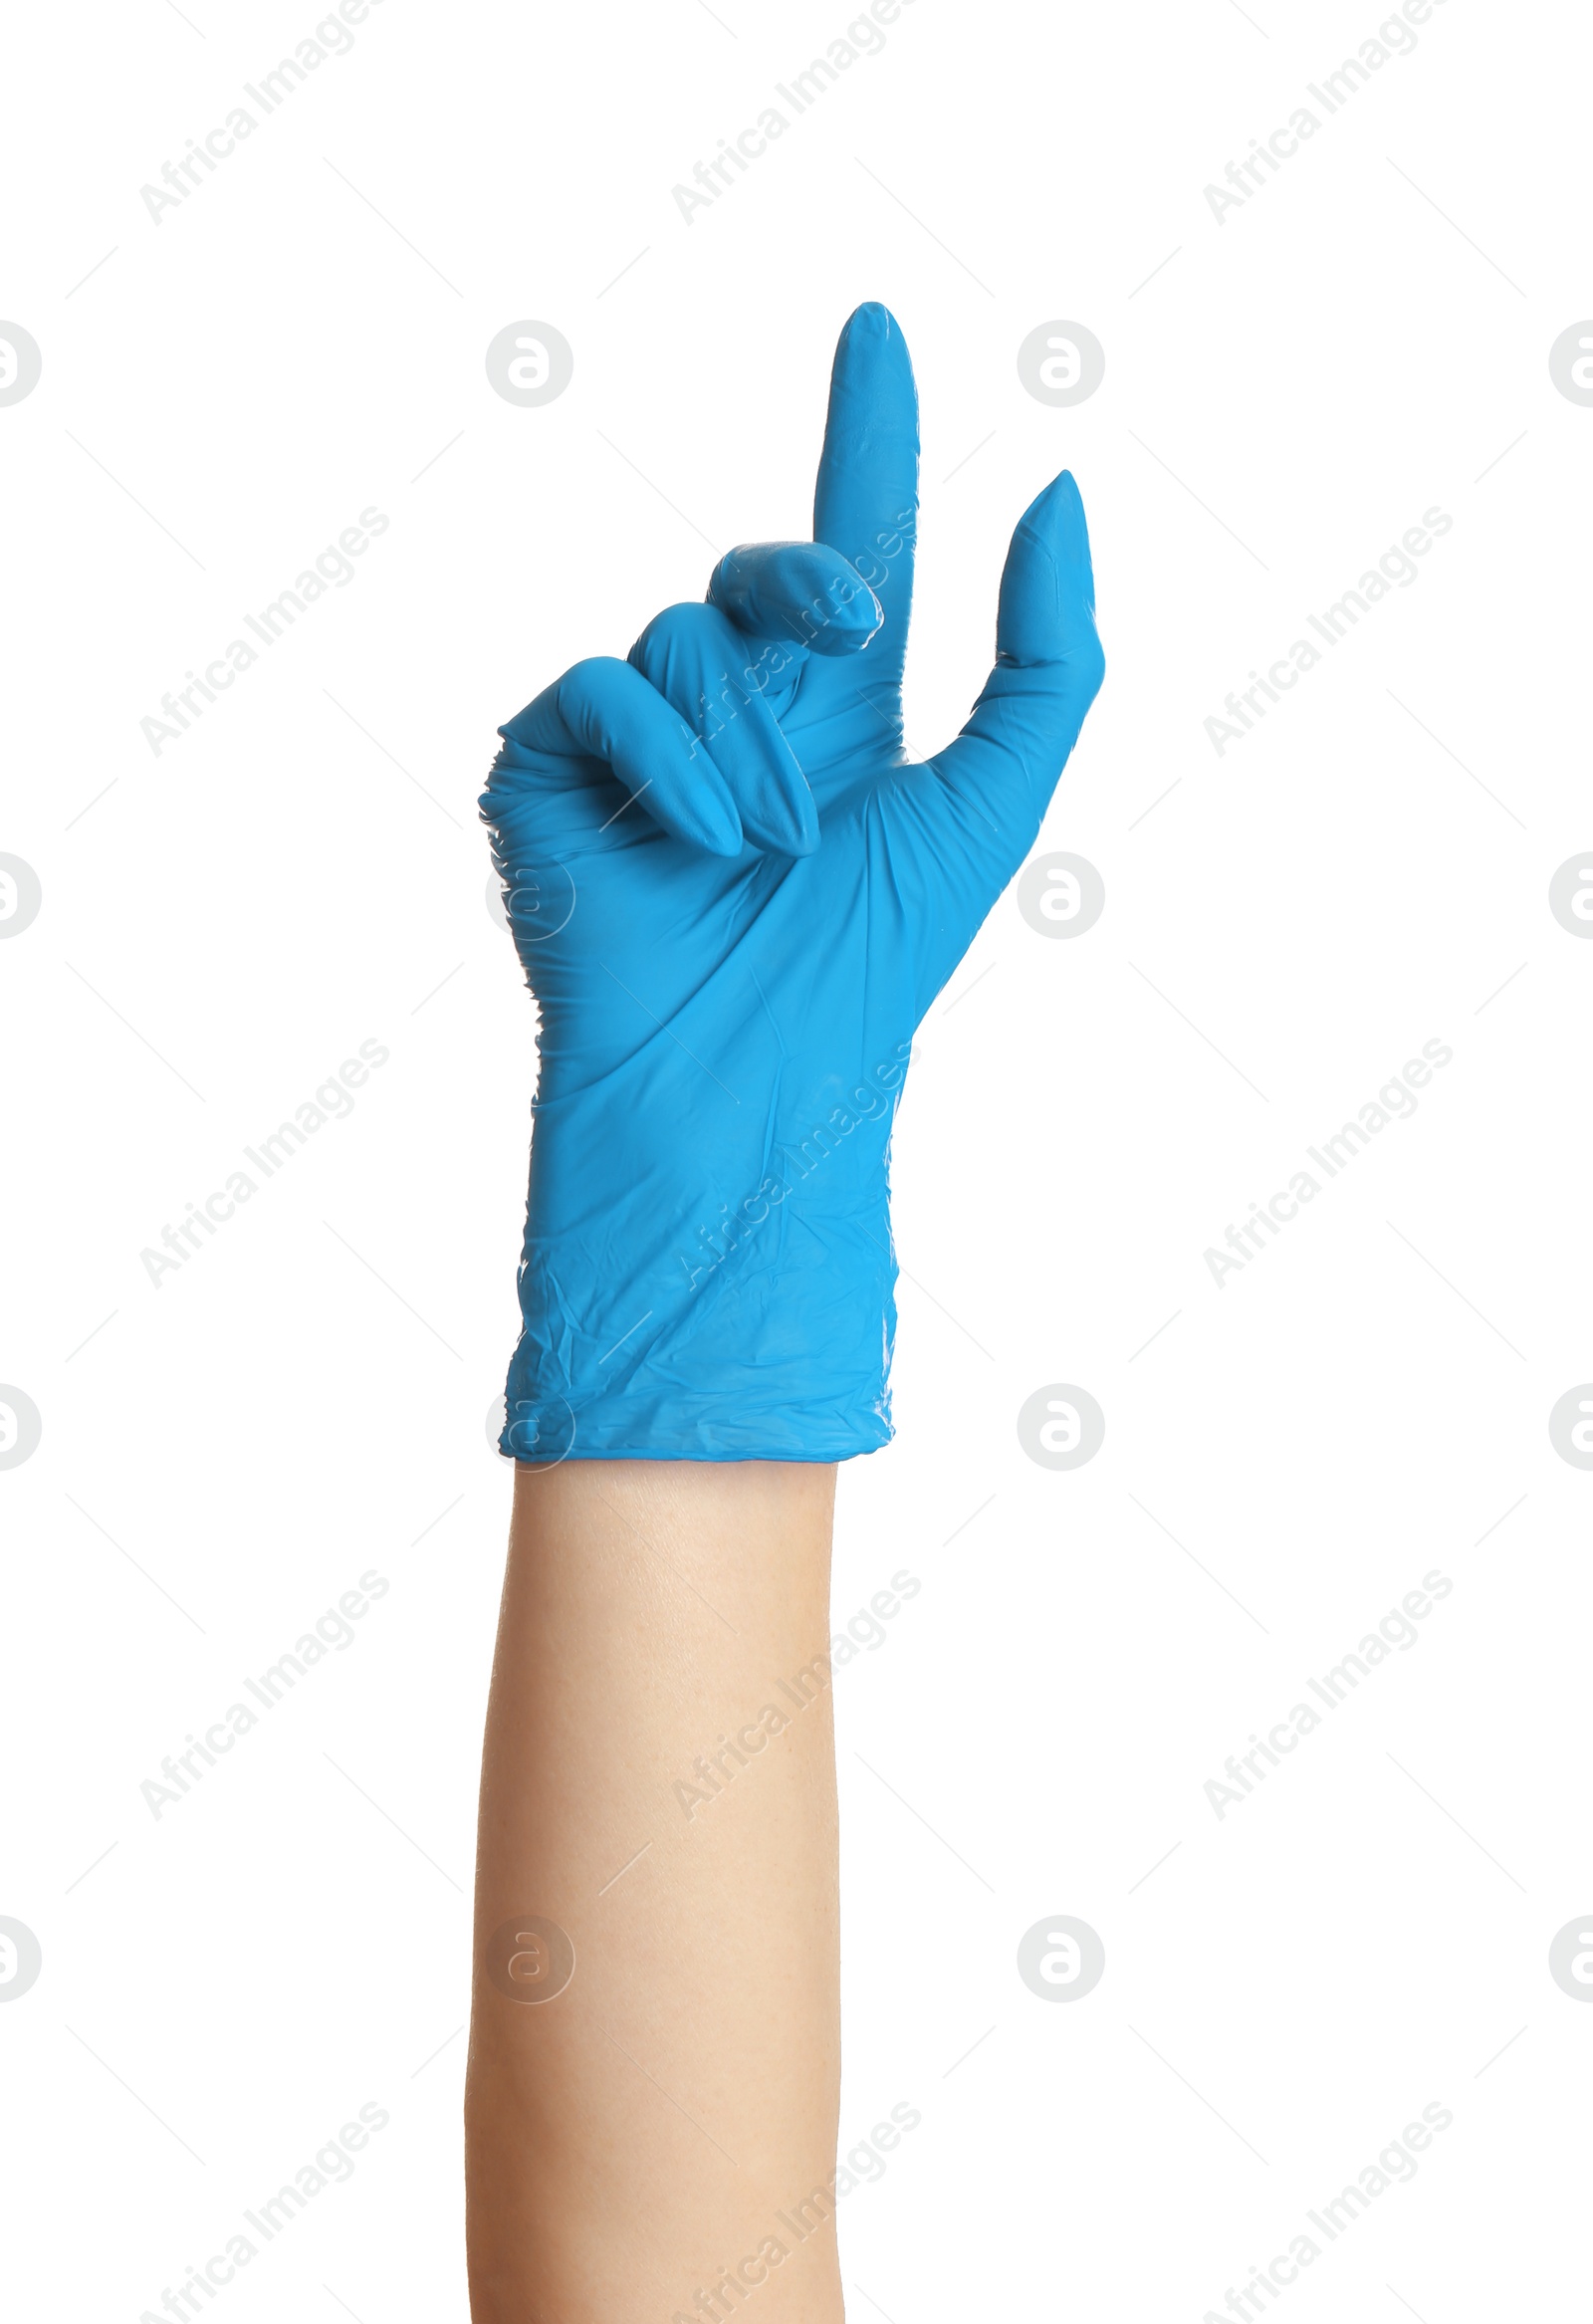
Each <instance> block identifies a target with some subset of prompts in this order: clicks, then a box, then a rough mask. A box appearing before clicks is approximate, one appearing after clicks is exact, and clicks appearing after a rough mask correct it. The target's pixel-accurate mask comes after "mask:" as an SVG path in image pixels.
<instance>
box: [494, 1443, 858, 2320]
mask: <svg viewBox="0 0 1593 2324" xmlns="http://www.w3.org/2000/svg"><path fill="white" fill-rule="evenodd" d="M833 1497H834V1470H833V1469H832V1468H830V1467H824V1466H809V1465H804V1464H783V1463H774V1462H745V1463H729V1464H707V1463H695V1462H584V1463H581V1462H567V1463H565V1464H564V1465H562V1466H561V1467H558V1468H555V1469H551V1470H544V1471H539V1470H535V1469H529V1468H522V1469H520V1470H517V1472H516V1495H515V1515H514V1524H513V1530H512V1537H511V1545H510V1558H509V1569H508V1574H507V1578H506V1583H505V1591H504V1601H503V1609H502V1615H501V1622H500V1629H499V1639H498V1651H497V1658H496V1661H495V1666H494V1674H493V1685H492V1696H491V1702H490V1707H489V1714H488V1723H487V1737H486V1751H485V1760H484V1767H483V1778H482V1796H481V1826H480V1854H479V1861H478V1884H477V1900H476V1904H477V1944H476V2000H475V2014H474V2018H473V2026H472V2038H471V2057H470V2072H469V2083H468V2089H467V2098H466V2134H467V2170H468V2179H469V2203H470V2257H471V2283H472V2304H473V2314H474V2316H475V2318H476V2324H510V2320H511V2319H513V2324H525V2319H526V2318H527V2317H528V2316H538V2317H543V2316H546V2317H548V2318H553V2317H558V2318H559V2319H560V2320H561V2324H612V2320H613V2319H614V2318H616V2317H620V2316H623V2317H625V2318H627V2319H631V2320H633V2324H647V2319H648V2317H649V2316H651V2315H656V2316H657V2318H658V2324H668V2319H669V2318H670V2317H671V2316H672V2315H673V2314H675V2313H676V2312H677V2311H678V2312H682V2313H685V2314H688V2315H693V2316H703V2317H721V2318H722V2317H724V2316H726V2315H727V2314H728V2313H729V2312H730V2310H731V2309H732V2307H735V2306H739V2305H740V2304H741V2303H740V2301H739V2300H738V2299H737V2297H736V2295H735V2293H734V2292H730V2291H727V2292H726V2294H725V2296H724V2297H722V2298H720V2297H716V2296H715V2286H716V2285H717V2284H718V2283H719V2282H720V2281H721V2280H722V2279H723V2276H724V2273H725V2271H726V2270H727V2269H730V2270H739V2271H740V2272H739V2274H738V2276H737V2282H738V2285H739V2289H740V2291H741V2292H742V2294H744V2295H745V2296H746V2297H749V2298H751V2297H754V2296H756V2299H757V2314H758V2316H759V2318H761V2319H764V2320H766V2324H795V2320H796V2319H797V2318H800V2319H801V2324H826V2320H827V2319H829V2318H831V2317H835V2318H838V2316H839V2314H840V2300H839V2290H838V2284H837V2282H836V2278H835V2265H834V2238H833V2230H832V2228H831V2227H830V2226H829V2224H828V2216H829V2208H830V2207H829V2205H828V2204H827V2202H825V2203H823V2204H819V2205H813V2204H809V2203H808V2199H809V2198H810V2197H811V2196H812V2194H813V2192H814V2190H822V2189H824V2188H826V2187H827V2185H828V2184H829V2182H830V2181H831V2180H832V2176H833V2172H834V2151H835V2133H836V2107H837V2097H838V2083H839V2047H838V2022H837V1933H836V1864H835V1805H834V1746H833V1735H832V1727H831V1720H830V1701H829V1690H828V1666H827V1661H826V1659H825V1656H826V1650H827V1645H828V1627H829V1623H828V1590H829V1547H830V1529H831V1519H832V1511H833ZM517 1920H518V1921H519V1923H520V1924H521V1927H520V1929H519V1930H517V1929H516V1927H515V1926H514V1924H515V1923H516V1922H517ZM529 1920H540V1921H542V1922H545V1923H553V1924H555V1925H556V1926H557V1928H558V1929H559V1930H560V1931H562V1932H564V1933H565V1935H566V1936H567V1937H568V1939H569V1942H570V1944H571V1945H572V1948H573V1955H574V1969H573V1974H572V1975H569V1981H568V1983H567V1984H565V1986H564V1988H563V1989H562V1990H561V1991H559V1992H557V1993H556V1994H555V1995H554V1996H553V1997H552V1998H550V1999H546V2000H536V1999H532V1998H529V1997H526V1998H511V1997H510V1992H514V1991H518V1992H519V1993H520V1994H522V1995H525V1996H530V1995H532V1994H534V1993H535V1992H536V1991H537V1990H538V1989H539V1979H541V1980H542V1989H544V1990H546V1989H547V1984H548V1982H550V1981H553V1980H556V1979H557V1978H558V1976H560V1975H563V1974H564V1968H565V1967H566V1966H567V1964H566V1961H565V1958H564V1957H563V1955H562V1952H561V1949H560V1947H559V1946H558V1943H557V1940H549V1941H547V1942H546V1944H545V1942H544V1940H542V1939H541V1938H539V1937H538V1935H537V1934H536V1933H535V1932H533V1933H532V1936H531V1941H530V1943H528V1944H525V1945H519V1944H517V1943H516V1939H517V1938H518V1937H519V1936H520V1935H521V1934H523V1933H524V1932H525V1930H526V1928H527V1924H528V1921H529ZM549 1946H551V1948H552V1951H551V1952H550V1951H549V1950H548V1948H549ZM516 1955H518V1957H519V1958H518V1961H517V1966H516V1974H515V1975H512V1976H510V1975H506V1974H505V1973H506V1971H507V1968H508V1964H509V1962H510V1959H511V1956H516ZM554 1955H559V1956H560V1958H559V1959H558V1960H555V1959H554V1958H553V1956H554ZM494 1969H496V1970H497V1972H498V1981H495V1978H494V1975H493V1974H492V1973H493V1970H494ZM550 1970H551V1976H550ZM506 1984H507V1986H508V1988H509V1989H508V1990H505V1989H503V1988H504V1986H505V1985H506ZM804 2204H806V2205H807V2208H806V2209H805V2210H804V2211H803V2210H799V2208H798V2207H800V2206H803V2205H804ZM783 2215H784V2220H785V2222H786V2223H784V2224H783V2223H782V2217H783ZM820 2218H821V2220H822V2223H818V2222H819V2220H820ZM796 2228H800V2229H801V2230H802V2232H801V2233H799V2234H798V2233H797V2232H796ZM774 2246H779V2255H778V2256H777V2254H776V2250H775V2248H774ZM700 2292H701V2293H704V2294H706V2295H708V2297H707V2298H706V2299H705V2300H704V2301H702V2302H699V2300H698V2294H699V2293H700Z"/></svg>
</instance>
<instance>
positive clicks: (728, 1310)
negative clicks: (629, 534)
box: [481, 306, 1104, 1463]
mask: <svg viewBox="0 0 1593 2324" xmlns="http://www.w3.org/2000/svg"><path fill="white" fill-rule="evenodd" d="M917 508H918V404H917V395H916V391H915V388H914V385H913V373H912V366H911V363H910V362H909V360H908V354H907V349H906V347H905V345H904V344H903V341H902V336H901V330H900V327H899V326H898V324H897V323H896V321H895V318H894V317H893V316H891V315H890V314H889V313H888V312H887V311H886V309H885V308H883V307H879V306H867V307H860V308H858V310H857V312H856V313H855V314H854V315H853V316H852V317H851V319H850V321H849V322H848V323H847V325H846V328H845V330H844V331H843V332H842V334H841V338H840V344H839V346H838V348H837V349H836V352H835V364H834V371H833V374H832V377H831V381H830V391H829V416H828V422H827V425H826V428H825V433H824V448H823V454H822V457H821V459H820V461H819V468H818V488H817V493H816V497H815V500H814V507H813V540H812V542H811V543H805V542H781V543H775V544H772V545H764V546H760V547H754V548H743V549H737V550H734V551H732V553H731V554H730V555H729V556H728V557H726V558H724V559H722V561H721V562H720V564H719V565H718V567H717V568H716V569H715V572H714V575H713V579H712V581H710V583H709V588H708V599H707V602H706V603H704V604H683V605H671V606H670V607H668V608H667V610H666V611H664V612H662V613H660V614H659V615H658V617H657V618H656V620H654V621H652V622H650V623H649V624H648V627H647V628H646V629H645V630H644V631H643V633H642V635H641V637H640V638H638V640H637V641H636V644H635V645H634V646H633V647H632V648H631V651H630V654H629V657H628V659H627V660H626V661H623V662H621V661H617V660H613V659H607V658H596V659H593V660H589V661H583V662H577V663H576V664H575V666H574V668H573V669H571V670H569V671H567V672H566V674H565V676H564V677H562V678H561V679H559V681H558V682H557V683H556V684H555V685H552V686H550V687H549V688H548V690H547V691H546V692H545V693H543V694H540V695H538V697H537V699H536V701H535V702H533V703H531V704H530V706H529V707H528V708H527V709H525V710H523V711H521V712H520V714H519V716H518V717H517V718H514V719H512V720H511V721H510V723H509V724H508V725H507V726H505V727H503V728H501V729H500V730H499V731H500V733H501V734H502V737H503V746H504V747H503V749H502V751H501V752H500V754H499V756H498V759H497V761H496V762H495V764H494V767H493V772H492V776H491V780H490V783H489V787H488V789H487V791H486V793H485V795H484V797H483V799H482V802H481V810H482V814H483V817H484V819H485V820H486V822H487V823H488V825H489V826H490V828H491V831H492V839H493V860H494V862H495V863H496V865H497V867H498V871H499V873H500V875H501V877H502V878H503V880H504V881H505V884H506V887H507V889H508V891H509V893H508V896H507V899H506V900H507V904H508V910H509V914H510V921H511V925H512V927H513V929H514V932H515V937H516V942H517V945H518V947H519V951H520V957H521V959H522V961H523V963H524V964H525V968H526V974H527V981H528V983H529V984H530V986H531V989H532V991H533V993H534V994H535V995H536V998H537V1001H538V1003H539V1005H540V1007H541V1012H542V1032H541V1037H540V1044H539V1047H540V1058H541V1065H540V1075H539V1084H538V1096H537V1100H536V1105H535V1126H534V1132H533V1144H532V1157H531V1192H530V1201H529V1206H528V1213H527V1224H526V1240H525V1249H524V1256H523V1258H522V1261H521V1268H520V1303H521V1311H522V1314H523V1316H524V1319H525V1321H524V1329H523V1331H522V1333H521V1338H520V1343H519V1346H518V1347H517V1349H516V1351H515V1356H514V1360H513V1362H512V1364H511V1366H510V1372H509V1387H508V1425H507V1427H506V1429H505V1431H504V1434H503V1436H502V1438H501V1439H500V1445H501V1448H502V1450H503V1451H504V1452H505V1453H508V1454H511V1455H513V1457H514V1458H515V1459H517V1460H520V1461H524V1462H531V1463H548V1462H552V1461H557V1460H560V1459H563V1458H564V1457H565V1456H566V1455H567V1454H569V1453H573V1455H574V1456H575V1458H577V1459H587V1460H591V1459H597V1460H603V1459H606V1460H626V1459H643V1458H647V1459H664V1460H693V1461H742V1460H757V1459H765V1460H780V1461H835V1460H844V1459H846V1458H847V1457H848V1456H849V1455H851V1454H854V1453H866V1452H871V1451H873V1450H875V1449H876V1448H877V1447H878V1446H880V1445H882V1444H884V1443H886V1441H887V1440H888V1438H889V1437H890V1434H891V1427H890V1407H889V1393H888V1387H887V1375H888V1372H889V1368H890V1358H891V1346H892V1340H893V1336H894V1331H895V1320H896V1309H895V1299H894V1291H893V1287H894V1283H895V1278H896V1263H895V1257H894V1253H893V1249H892V1244H891V1233H890V1218H889V1209H888V1199H887V1191H888V1190H887V1158H888V1151H889V1143H890V1131H891V1121H892V1116H893V1114H894V1111H895V1106H896V1100H897V1097H898V1095H899V1093H900V1090H901V1086H902V1080H903V1076H904V1074H905V1072H906V1068H907V1059H908V1055H909V1051H910V1047H911V1044H912V1037H913V1034H914V1031H915V1030H916V1028H917V1026H918V1024H919V1022H920V1020H921V1019H922V1018H923V1016H924V1014H925V1011H926V1010H927V1009H928V1008H929V1006H930V1004H931V1002H932V1001H933V1000H934V998H935V996H936V994H937V993H939V991H940V990H941V988H942V986H943V985H944V984H945V983H946V981H947V979H948V977H950V975H951V973H952V971H953V970H954V969H955V968H956V966H957V963H958V962H959V961H960V960H961V959H962V956H963V954H964V952H965V951H966V950H967V948H968V946H969V944H970V942H971V941H972V939H973V937H974V935H975V932H976V931H977V930H978V928H979V926H980V924H981V922H982V921H983V920H984V918H985V916H986V914H987V913H988V912H989V911H990V909H991V906H992V905H993V904H994V903H995V901H996V899H997V897H998V896H999V895H1000V894H1001V892H1002V890H1003V889H1004V888H1005V887H1006V885H1007V883H1008V881H1009V880H1010V879H1011V878H1012V877H1013V874H1014V873H1015V872H1016V870H1017V869H1018V867H1019V865H1020V864H1021V863H1022V861H1023V859H1024V855H1025V854H1026V853H1027V851H1028V849H1029V847H1030V846H1031V845H1032V843H1033V840H1034V837H1035V834H1036V832H1037V831H1038V828H1039V824H1040V819H1041V817H1042V815H1043V814H1044V813H1045V809H1046V807H1047V805H1048V803H1049V801H1050V796H1051V793H1052V791H1053V790H1054V788H1055V785H1056V780H1057V777H1058V776H1059V775H1060V773H1061V770H1062V766H1063V764H1064V762H1065V760H1066V758H1067V755H1068V753H1069V752H1070V751H1071V749H1072V747H1073V744H1074V741H1075V740H1076V738H1077V735H1078V730H1079V727H1080V726H1081V725H1082V723H1083V719H1084V713H1085V712H1086V711H1087V709H1088V708H1089V705H1090V703H1091V701H1092V700H1093V699H1094V696H1095V693H1096V691H1097V689H1098V687H1099V685H1100V682H1101V674H1102V669H1103V666H1104V665H1103V661H1102V656H1101V648H1100V643H1099V640H1098V638H1097V636H1096V633H1095V618H1094V582H1093V579H1092V576H1091V573H1090V560H1089V542H1088V537H1087V535H1086V532H1085V529H1084V512H1083V509H1082V507H1081V505H1080V502H1079V497H1078V490H1077V487H1076V486H1075V485H1074V483H1073V480H1072V477H1071V476H1069V475H1068V474H1066V473H1065V472H1064V473H1063V474H1062V475H1060V476H1058V477H1057V478H1056V480H1055V482H1054V483H1052V484H1050V485H1048V486H1047V487H1046V489H1045V490H1044V491H1043V492H1042V493H1041V494H1040V495H1039V497H1038V499H1037V500H1035V501H1034V502H1033V504H1032V505H1031V506H1030V507H1029V509H1028V510H1027V511H1026V513H1025V514H1024V517H1023V518H1022V520H1021V521H1020V523H1019V527H1018V530H1017V532H1016V534H1015V535H1014V537H1013V544H1012V548H1011V550H1010V552H1009V554H1008V559H1007V569H1006V572H1005V573H1004V575H1003V577H1002V585H1001V601H1000V610H999V614H998V618H997V633H996V637H997V655H996V666H995V668H994V669H993V670H992V672H991V675H990V679H989V682H988V683H987V685H986V687H985V690H984V692H983V693H982V694H981V695H980V697H979V700H978V702H977V703H976V704H975V706H974V710H973V714H972V716H971V717H970V719H969V722H968V724H967V726H966V727H965V728H964V729H963V732H962V734H961V735H960V736H959V737H958V739H957V740H956V741H955V742H954V743H952V744H951V745H950V746H949V748H947V749H946V750H944V751H942V752H940V753H939V754H938V755H937V756H936V757H934V758H932V759H930V760H928V761H927V762H925V763H924V764H922V765H915V764H913V763H911V762H910V761H909V759H908V758H907V755H906V753H905V750H904V748H903V736H902V708H901V680H902V662H903V657H904V653H905V649H906V644H907V624H908V615H909V612H910V609H911V604H912V590H913V554H914V547H915V531H916V522H917Z"/></svg>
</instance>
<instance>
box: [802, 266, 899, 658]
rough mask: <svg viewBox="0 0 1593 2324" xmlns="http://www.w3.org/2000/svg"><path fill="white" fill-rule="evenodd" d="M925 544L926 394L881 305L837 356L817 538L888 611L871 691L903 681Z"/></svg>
mask: <svg viewBox="0 0 1593 2324" xmlns="http://www.w3.org/2000/svg"><path fill="white" fill-rule="evenodd" d="M917 537H918V390H917V388H916V386H915V385H914V383H913V366H912V360H911V358H910V357H909V355H908V352H907V342H906V341H905V340H904V339H903V337H902V330H901V325H900V324H899V323H898V322H897V320H896V318H895V316H894V315H892V313H891V312H890V309H889V308H888V307H881V306H879V305H877V304H872V303H871V304H870V305H868V306H866V307H859V308H858V309H857V311H856V312H855V314H853V315H852V316H851V317H850V318H849V319H848V321H847V324H846V328H845V329H844V331H843V332H842V333H841V335H840V342H839V345H838V346H837V347H836V349H835V363H834V368H833V370H832V371H831V373H830V380H829V414H828V417H827V419H826V421H825V423H824V449H823V451H822V453H821V454H820V455H819V461H818V488H817V490H816V492H815V493H814V495H813V539H814V540H815V541H821V542H823V543H824V545H825V546H826V547H827V548H830V549H837V550H839V552H840V554H841V556H842V557H844V558H846V559H847V560H848V561H849V562H850V563H851V564H852V565H854V566H855V567H856V568H857V570H858V572H859V573H860V574H861V575H862V577H863V579H864V581H867V583H868V585H869V587H870V588H871V589H872V590H873V592H874V594H875V596H876V597H877V598H878V599H879V602H880V604H881V606H882V607H883V609H884V614H885V619H884V623H883V625H882V627H881V628H880V630H879V633H878V634H877V636H875V637H874V638H873V639H872V640H871V641H870V644H869V647H868V651H867V655H866V657H865V658H866V660H867V662H868V664H869V667H868V670H867V673H866V674H867V677H868V679H869V681H870V684H877V683H878V682H879V681H881V680H887V681H889V682H891V683H894V684H898V685H899V684H900V682H901V672H902V663H903V660H904V658H905V656H906V652H907V623H908V617H909V615H910V613H911V611H912V601H913V553H914V550H915V548H916V546H917ZM862 674H863V673H862V672H859V675H862Z"/></svg>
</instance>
